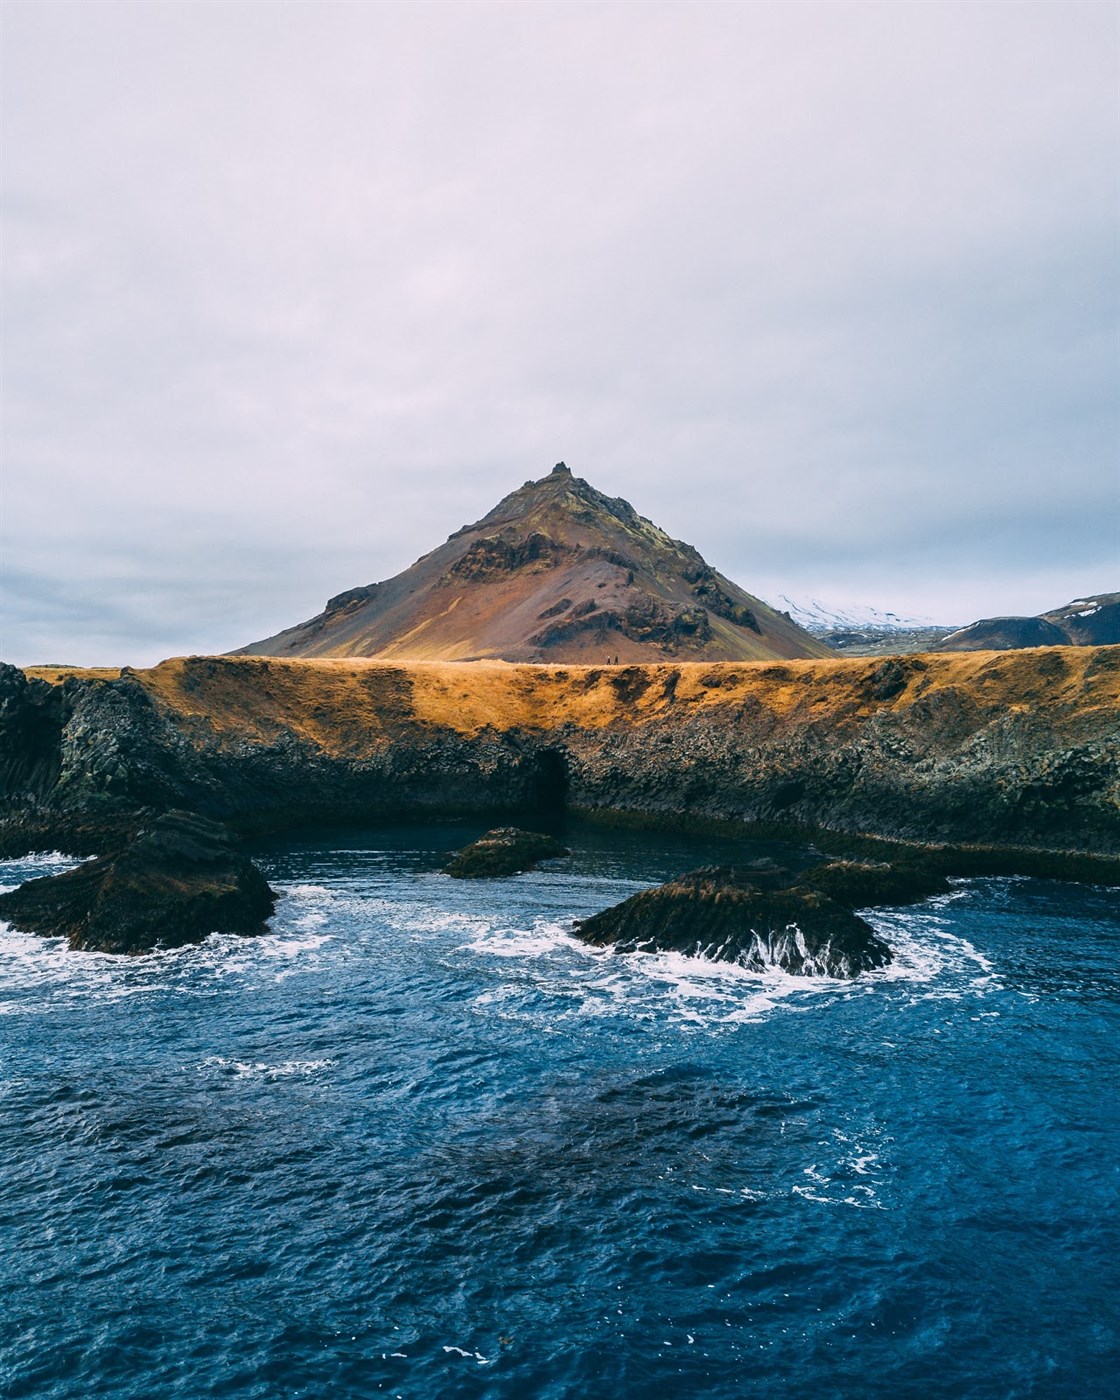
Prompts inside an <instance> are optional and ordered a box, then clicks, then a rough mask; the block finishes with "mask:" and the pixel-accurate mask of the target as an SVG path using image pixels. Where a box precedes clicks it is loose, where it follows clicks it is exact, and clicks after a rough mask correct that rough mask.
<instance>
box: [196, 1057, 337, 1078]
mask: <svg viewBox="0 0 1120 1400" xmlns="http://www.w3.org/2000/svg"><path fill="white" fill-rule="evenodd" d="M337 1063H338V1061H337V1060H284V1061H283V1062H282V1063H281V1064H276V1065H270V1064H268V1063H267V1062H266V1061H262V1060H231V1059H228V1058H227V1057H226V1056H225V1055H208V1056H207V1057H206V1059H205V1060H203V1061H202V1063H201V1064H200V1065H199V1066H198V1069H199V1072H200V1073H201V1072H202V1071H204V1070H219V1071H221V1072H222V1073H223V1074H227V1075H229V1076H231V1077H234V1078H238V1079H287V1078H289V1077H291V1076H292V1075H302V1076H307V1075H311V1074H317V1073H319V1071H321V1070H325V1069H331V1068H333V1066H334V1065H336V1064H337Z"/></svg>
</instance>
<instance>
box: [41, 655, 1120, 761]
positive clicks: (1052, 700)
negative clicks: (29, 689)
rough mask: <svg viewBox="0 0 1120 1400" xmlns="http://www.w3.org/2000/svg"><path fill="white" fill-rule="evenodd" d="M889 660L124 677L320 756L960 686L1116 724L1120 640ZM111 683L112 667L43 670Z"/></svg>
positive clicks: (785, 714)
mask: <svg viewBox="0 0 1120 1400" xmlns="http://www.w3.org/2000/svg"><path fill="white" fill-rule="evenodd" d="M884 664H885V658H883V657H849V658H843V657H841V658H837V659H835V660H828V661H816V660H813V661H758V662H743V661H736V662H720V663H715V662H687V663H682V664H674V663H668V662H666V663H660V664H657V665H634V666H570V665H569V666H530V665H512V664H509V663H507V662H501V661H474V662H442V661H427V662H424V661H408V662H395V661H390V660H384V659H370V660H364V659H355V658H338V659H335V658H331V659H325V658H323V659H301V660H281V659H277V658H273V657H255V656H253V657H250V656H244V657H178V658H175V659H173V660H170V661H164V662H161V663H160V665H158V666H155V667H152V668H151V669H150V670H146V671H135V672H132V673H131V674H132V675H133V676H134V678H135V679H136V680H137V681H138V682H139V684H141V685H142V686H143V687H144V688H145V690H147V691H148V693H149V694H150V695H151V697H152V699H153V700H154V701H155V702H156V704H157V705H158V706H160V707H161V708H163V709H164V710H166V711H168V712H171V713H173V714H174V715H176V716H179V717H182V719H184V720H185V721H186V722H187V723H186V727H187V729H188V731H189V730H190V728H191V727H195V728H197V729H198V730H199V731H201V732H204V733H206V734H209V735H211V736H213V737H216V738H218V739H219V740H227V741H236V740H239V739H252V740H255V741H258V742H264V743H268V742H273V741H275V740H276V739H278V738H280V737H281V735H283V734H284V733H286V732H287V733H291V734H294V735H296V736H298V737H299V738H301V739H303V740H306V741H307V742H309V743H311V744H313V745H314V746H316V747H318V748H319V749H321V750H323V751H324V752H327V753H331V754H339V755H342V754H345V755H347V756H349V757H353V758H359V757H361V756H362V755H363V754H372V753H375V752H378V751H380V750H382V749H383V748H384V747H385V746H386V745H388V744H390V743H392V742H393V738H394V736H395V735H398V734H403V733H404V731H405V730H406V729H414V727H415V726H416V725H417V724H420V725H429V726H433V727H439V728H444V729H451V730H453V731H455V732H457V733H459V734H463V735H474V734H478V733H480V732H481V731H483V730H485V729H493V730H496V731H499V732H501V731H505V730H510V729H521V730H538V731H540V730H551V729H558V728H560V727H561V726H563V725H564V724H573V725H575V726H577V727H578V728H582V729H590V730H595V729H602V728H604V727H605V726H607V725H611V724H628V725H642V724H645V723H648V722H650V721H651V720H653V719H655V718H657V717H660V716H665V715H677V716H680V718H681V721H682V722H685V723H686V722H687V719H688V716H690V715H695V714H711V715H718V713H719V712H720V711H721V710H725V711H727V714H728V723H734V722H735V719H736V716H737V714H738V712H739V711H740V709H741V708H742V707H743V706H744V705H746V706H748V707H751V708H757V709H759V710H761V711H766V712H769V714H770V715H771V716H772V717H773V718H774V720H775V721H777V722H785V723H794V724H796V723H801V722H819V721H821V720H826V721H827V720H831V721H833V722H835V723H837V725H838V726H841V727H842V726H843V725H845V724H847V723H850V722H854V721H858V720H859V719H860V718H862V717H865V716H867V715H868V714H870V713H872V712H874V711H881V710H894V711H903V710H906V709H908V708H909V707H910V706H912V705H914V704H916V703H918V702H919V701H921V700H923V699H928V698H929V697H931V696H933V695H935V694H936V693H937V692H939V691H950V690H952V691H955V692H957V693H958V694H959V695H961V696H962V697H965V698H967V699H968V700H969V702H970V703H972V704H974V705H975V706H977V707H978V708H979V709H981V710H982V711H984V712H985V713H986V714H988V715H989V716H993V717H994V716H998V715H999V714H1000V713H1002V712H1006V713H1023V712H1026V711H1029V710H1032V709H1035V708H1046V709H1050V710H1051V711H1052V712H1053V713H1054V715H1055V722H1057V718H1058V717H1059V716H1060V715H1061V716H1065V717H1067V718H1069V719H1071V720H1074V719H1076V717H1078V716H1084V715H1086V714H1088V713H1090V712H1095V711H1097V710H1100V709H1101V708H1104V709H1107V710H1109V711H1111V712H1113V713H1115V714H1116V716H1117V729H1118V733H1120V647H1052V648H1038V649H1032V650H1029V651H1011V652H1008V651H1003V652H955V653H930V654H927V655H924V656H921V657H909V658H902V659H901V664H902V665H903V666H904V667H905V668H906V676H907V684H906V687H905V689H904V690H902V691H901V692H900V693H899V694H898V695H896V696H893V697H891V698H890V699H887V700H876V699H874V698H873V693H872V692H873V687H874V683H875V680H874V678H875V677H876V675H877V673H879V672H880V671H881V670H882V668H883V666H884ZM30 674H35V675H39V674H41V675H43V676H44V678H45V679H48V680H58V679H62V678H63V676H66V675H80V676H85V677H88V678H91V679H92V678H108V679H112V678H114V677H115V676H117V675H118V674H119V673H118V671H117V670H116V668H110V667H102V668H95V669H91V670H80V669H78V668H72V667H67V668H65V669H64V670H63V671H62V672H61V673H60V672H57V671H55V670H54V669H53V668H51V669H49V670H44V669H42V668H37V669H34V670H33V671H32V672H30Z"/></svg>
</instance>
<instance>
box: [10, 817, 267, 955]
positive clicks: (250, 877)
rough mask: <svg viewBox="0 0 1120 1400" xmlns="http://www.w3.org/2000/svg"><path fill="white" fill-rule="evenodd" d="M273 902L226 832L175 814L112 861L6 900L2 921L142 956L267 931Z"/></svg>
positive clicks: (32, 884) (37, 883)
mask: <svg viewBox="0 0 1120 1400" xmlns="http://www.w3.org/2000/svg"><path fill="white" fill-rule="evenodd" d="M275 903H276V895H275V894H274V892H273V891H272V890H271V889H269V887H268V884H267V882H266V881H265V878H264V876H263V875H262V874H261V873H260V871H259V870H258V869H257V868H256V866H254V865H253V863H252V862H251V861H250V860H249V859H248V858H247V857H246V856H244V855H243V854H242V853H241V852H240V850H239V849H238V847H237V843H236V840H235V838H234V837H233V835H232V834H231V833H230V832H229V830H228V829H227V828H226V827H224V826H222V825H221V824H220V823H218V822H212V821H209V820H207V819H206V818H205V817H199V816H195V815H194V814H193V813H190V812H182V811H171V812H167V813H165V814H164V815H163V816H160V817H157V818H155V819H154V820H153V821H152V822H151V823H150V824H149V825H147V826H145V827H144V828H143V829H141V830H140V831H139V832H138V833H137V835H136V837H135V839H134V840H133V841H132V842H130V843H129V844H128V845H127V846H125V847H124V848H123V849H122V850H120V851H119V852H118V853H117V854H115V855H108V856H102V857H99V858H97V859H95V860H91V861H87V862H86V863H85V864H83V865H79V866H77V867H76V868H75V869H74V870H68V871H67V872H66V873H65V874H63V875H53V876H47V877H45V878H43V879H38V880H28V881H27V882H26V883H25V884H23V885H20V886H19V888H18V889H15V890H11V891H9V893H7V894H4V895H0V918H2V919H7V920H9V921H10V922H11V923H12V924H14V925H15V927H16V928H19V929H23V930H24V931H25V932H28V933H38V934H42V935H44V936H46V937H63V938H66V939H68V940H69V942H70V946H71V947H72V948H78V949H86V950H89V951H95V952H102V953H146V952H150V951H151V950H152V949H153V948H160V947H162V948H176V947H179V946H181V945H182V944H185V943H199V942H201V941H202V940H203V939H204V938H206V936H207V935H208V934H210V933H241V934H256V933H263V932H264V931H265V927H266V925H265V921H266V920H267V919H268V917H269V916H270V915H271V913H272V911H273V908H274V906H275Z"/></svg>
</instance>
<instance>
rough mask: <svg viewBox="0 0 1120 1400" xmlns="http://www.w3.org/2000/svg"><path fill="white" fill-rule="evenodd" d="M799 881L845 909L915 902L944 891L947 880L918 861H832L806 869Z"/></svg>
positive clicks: (946, 891)
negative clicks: (887, 862)
mask: <svg viewBox="0 0 1120 1400" xmlns="http://www.w3.org/2000/svg"><path fill="white" fill-rule="evenodd" d="M800 883H801V884H803V885H807V886H808V887H809V888H810V889H814V890H817V891H818V892H819V893H820V894H824V895H827V896H828V897H829V899H831V900H835V902H836V903H837V904H842V905H843V906H844V908H845V909H868V908H871V907H872V906H873V905H876V904H916V903H918V901H919V900H922V899H928V898H929V897H930V895H934V894H946V893H948V891H949V889H950V885H949V881H948V880H947V879H946V878H945V876H944V875H943V874H942V873H941V871H939V870H936V869H934V868H933V866H932V865H926V864H923V863H922V862H921V861H920V860H912V861H892V862H891V863H890V864H886V863H883V862H871V861H854V860H834V861H831V862H829V863H828V864H827V865H818V866H816V867H815V868H814V869H812V870H807V871H806V872H805V873H804V875H802V876H801V878H800Z"/></svg>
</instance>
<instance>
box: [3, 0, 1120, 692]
mask: <svg viewBox="0 0 1120 1400" xmlns="http://www.w3.org/2000/svg"><path fill="white" fill-rule="evenodd" d="M1118 16H1120V10H1118V8H1117V7H1116V6H1114V5H1113V4H1111V3H1108V4H1078V3H1070V0H1066V3H1063V4H1061V5H1058V4H1019V3H1002V2H1001V3H995V4H984V3H975V0H970V3H967V4H953V3H940V2H939V3H934V4H923V3H910V4H894V3H891V4H866V3H864V4H849V3H829V4H812V3H776V4H764V3H759V4H740V5H735V4H726V5H706V4H703V3H688V4H652V3H650V4H643V3H626V4H607V5H600V4H572V3H567V2H565V3H563V4H551V3H548V4H525V3H518V4H471V3H458V4H439V5H436V4H433V5H425V4H408V5H400V6H394V5H390V4H376V5H375V4H332V3H329V0H326V2H324V0H318V2H317V3H314V4H302V3H292V0H289V2H288V3H268V0H264V2H263V3H262V2H261V0H257V3H239V4H227V3H208V4H195V3H189V4H177V3H139V4H133V3H128V0H113V3H110V4H102V3H98V2H97V0H84V2H83V3H81V4H77V3H51V0H34V3H24V2H23V0H5V2H4V4H3V6H2V9H0V25H2V32H0V39H2V56H0V63H2V72H0V80H2V97H0V104H2V110H0V117H2V149H0V183H2V212H3V244H2V250H0V251H2V258H0V270H2V303H0V355H2V383H0V389H2V409H3V415H2V423H0V465H2V512H0V534H2V543H3V577H2V597H0V657H2V658H3V659H4V660H7V661H12V662H15V663H17V664H28V663H34V662H73V663H76V664H97V663H106V664H121V663H124V662H129V663H131V664H133V665H144V664H149V663H152V662H154V661H157V660H159V659H161V658H162V657H166V656H170V655H179V654H184V653H190V652H220V651H225V650H229V649H232V648H234V647H237V646H240V645H243V644H246V643H248V642H250V641H253V640H255V639H257V638H260V637H265V636H268V635H270V634H271V633H273V632H275V631H277V630H278V629H280V628H281V627H284V626H287V625H290V624H293V623H295V622H298V621H301V620H303V619H305V618H307V617H309V616H311V615H313V614H314V613H316V612H318V611H319V610H320V609H321V608H322V606H323V603H324V601H325V600H326V598H327V597H328V596H330V595H332V594H335V593H338V592H340V591H342V590H343V589H346V588H350V587H353V586H356V585H358V584H363V583H369V582H372V581H374V580H377V579H382V578H386V577H389V576H391V575H393V574H395V573H397V572H399V571H400V570H401V569H403V568H405V567H407V566H408V565H409V564H410V563H411V562H412V561H413V560H414V559H416V558H417V557H418V556H419V555H421V554H423V553H425V552H427V551H428V550H429V549H432V548H434V547H435V546H436V545H437V544H439V543H441V542H442V541H443V540H444V539H445V538H446V536H447V535H448V534H450V533H451V532H452V531H453V530H455V529H457V528H458V527H459V526H461V525H463V524H465V523H467V522H469V521H473V520H476V519H478V518H479V517H480V516H481V515H483V514H485V512H486V511H488V510H489V509H490V508H491V507H492V506H493V505H494V504H495V503H496V502H497V501H498V499H499V498H500V497H501V496H503V495H505V494H506V493H507V492H508V491H510V490H512V489H514V488H515V487H516V486H518V485H520V484H521V483H522V482H523V481H525V480H527V479H529V478H535V477H539V476H542V475H544V474H546V473H547V472H548V471H549V470H550V469H551V467H552V465H553V464H554V463H555V462H557V461H559V460H561V459H563V460H564V461H566V462H567V464H568V466H569V467H571V468H572V470H573V471H574V472H575V474H576V475H578V476H583V477H586V478H587V479H588V480H589V481H590V482H591V483H592V484H593V485H595V486H597V487H598V488H599V489H600V490H603V491H605V492H607V493H608V494H610V495H620V496H625V497H626V498H627V499H628V500H630V501H631V502H632V503H633V504H634V506H635V507H636V508H637V509H638V510H639V511H640V512H641V513H642V514H643V515H646V516H649V517H650V518H652V519H653V520H654V521H656V522H657V524H659V525H661V526H662V527H663V528H664V529H666V530H668V531H669V533H670V534H671V535H674V536H675V537H677V538H679V539H684V540H687V541H689V542H690V543H692V544H694V545H696V546H697V547H698V548H699V549H700V551H701V552H702V553H703V554H704V556H705V557H706V558H707V559H708V560H709V562H710V563H712V564H713V565H714V566H715V567H717V568H718V569H720V570H721V571H722V572H724V573H725V574H727V575H728V576H730V577H731V578H733V579H734V580H735V581H736V582H738V583H740V584H741V585H742V586H743V587H745V588H747V589H748V590H749V591H750V592H752V593H755V594H758V595H761V596H763V597H775V596H776V595H778V594H784V595H787V596H789V597H793V598H796V599H800V598H810V597H813V598H820V599H822V600H825V601H826V602H828V601H831V602H834V603H836V604H837V605H850V604H860V603H862V604H868V605H873V606H876V607H879V608H882V609H890V610H893V611H895V612H902V613H905V614H910V615H916V616H922V617H927V618H932V619H933V620H934V621H940V622H945V623H965V622H969V621H972V620H973V619H975V618H977V617H981V616H992V615H996V614H1003V613H1034V612H1037V611H1040V610H1043V609H1046V608H1049V607H1055V606H1058V605H1060V604H1062V603H1065V602H1067V601H1069V600H1070V599H1072V598H1075V597H1078V596H1082V595H1084V594H1088V593H1097V592H1103V591H1109V590H1115V589H1120V408H1118V391H1120V275H1118V269H1120V232H1118V210H1120V98H1118V92H1117V71H1118V64H1117V55H1118V50H1120V44H1118V23H1120V20H1118Z"/></svg>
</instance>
